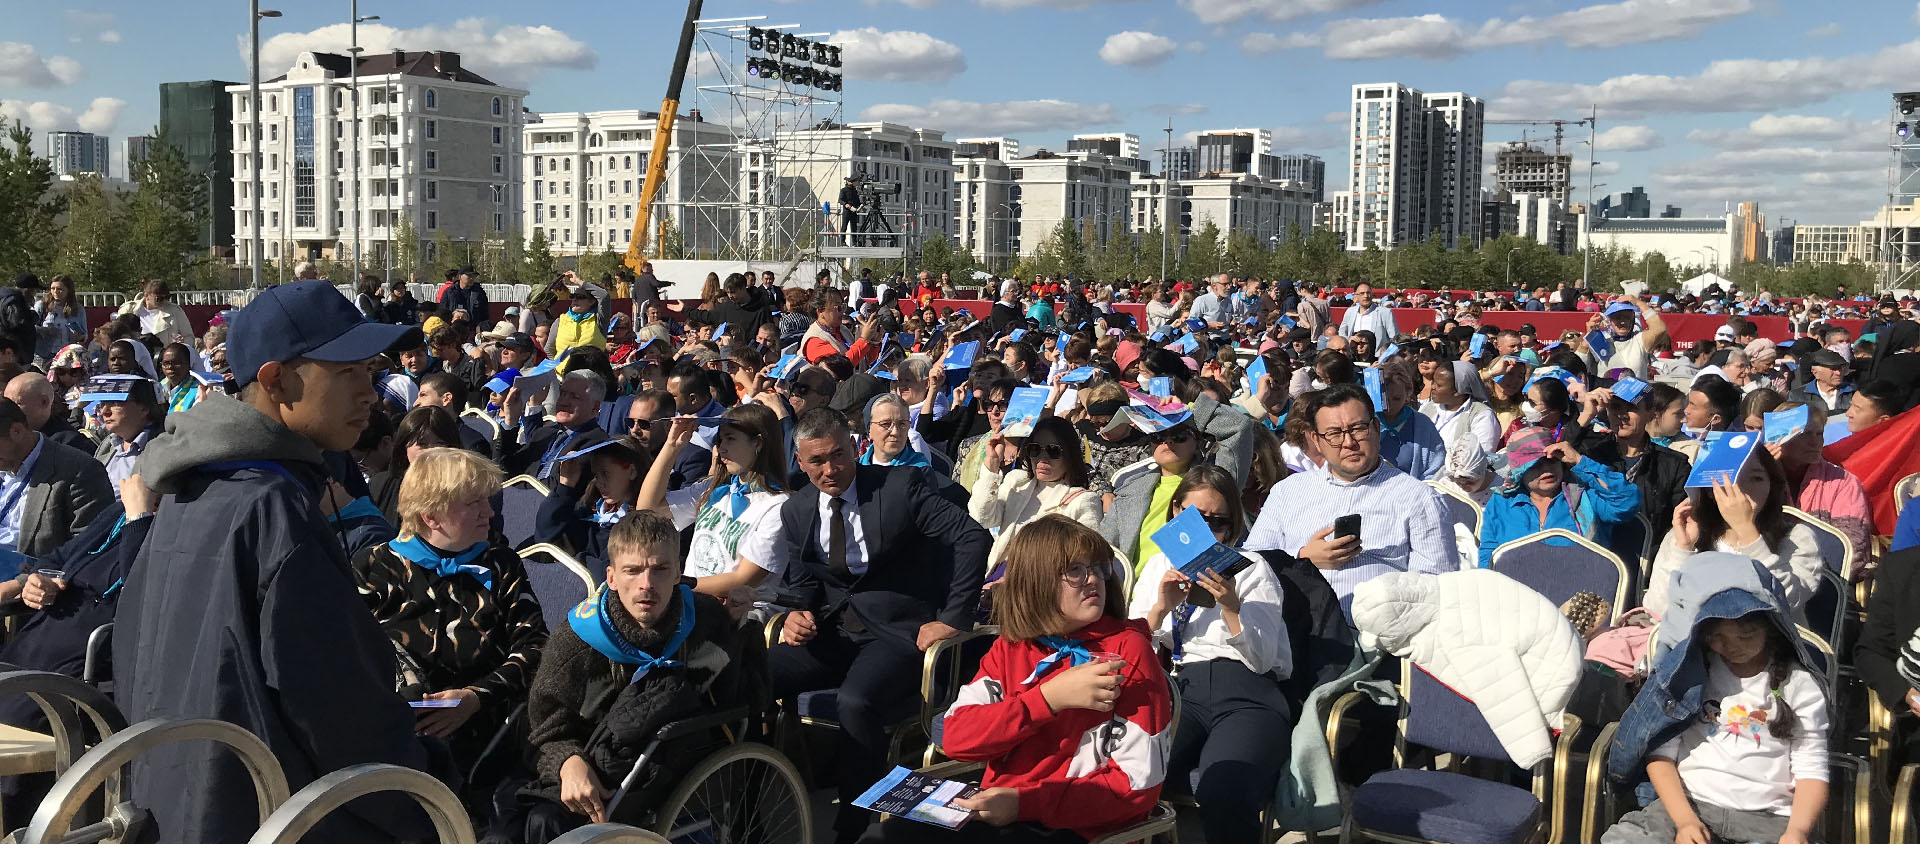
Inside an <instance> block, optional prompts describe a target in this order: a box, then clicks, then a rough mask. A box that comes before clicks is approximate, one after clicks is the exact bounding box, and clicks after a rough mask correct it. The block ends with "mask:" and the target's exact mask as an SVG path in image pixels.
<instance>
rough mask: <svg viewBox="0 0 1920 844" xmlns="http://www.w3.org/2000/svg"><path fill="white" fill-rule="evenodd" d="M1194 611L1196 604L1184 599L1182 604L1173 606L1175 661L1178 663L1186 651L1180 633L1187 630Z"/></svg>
mask: <svg viewBox="0 0 1920 844" xmlns="http://www.w3.org/2000/svg"><path fill="white" fill-rule="evenodd" d="M1193 612H1194V606H1193V605H1192V604H1189V603H1186V602H1184V601H1183V602H1181V604H1180V606H1177V607H1174V608H1173V661H1174V663H1176V665H1177V664H1178V663H1179V662H1180V656H1181V655H1182V654H1183V653H1185V648H1184V647H1183V646H1182V644H1181V641H1180V639H1181V636H1180V634H1181V633H1183V632H1185V631H1186V628H1187V625H1188V624H1190V623H1192V621H1193Z"/></svg>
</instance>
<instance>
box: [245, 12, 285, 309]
mask: <svg viewBox="0 0 1920 844" xmlns="http://www.w3.org/2000/svg"><path fill="white" fill-rule="evenodd" d="M249 3H250V4H251V6H252V10H253V17H252V18H251V19H249V20H248V21H247V28H248V30H249V33H250V34H251V36H252V39H253V75H252V78H251V79H250V80H249V82H248V84H247V112H248V115H249V116H250V117H252V118H253V128H252V129H251V130H250V131H251V132H252V133H253V135H252V137H253V161H252V163H251V164H250V165H249V166H250V168H251V169H252V170H253V197H252V199H253V201H252V202H251V203H250V205H251V206H252V207H251V208H250V209H249V211H248V215H247V216H249V217H252V218H253V289H255V290H258V289H260V261H261V259H262V257H263V252H262V249H261V241H260V217H261V215H262V214H265V213H266V212H264V211H262V210H261V209H260V19H261V18H277V17H280V13H279V12H276V11H274V10H272V9H262V8H260V0H249Z"/></svg>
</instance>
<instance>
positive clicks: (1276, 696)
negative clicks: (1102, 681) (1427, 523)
mask: <svg viewBox="0 0 1920 844" xmlns="http://www.w3.org/2000/svg"><path fill="white" fill-rule="evenodd" d="M1168 510H1169V516H1170V517H1171V520H1170V521H1168V522H1167V524H1166V525H1165V526H1163V527H1161V528H1160V531H1159V532H1158V533H1157V534H1155V543H1156V544H1157V545H1159V546H1160V553H1158V554H1155V555H1154V556H1153V559H1151V560H1148V561H1147V565H1146V568H1145V569H1143V570H1142V571H1141V572H1140V580H1139V582H1138V583H1137V584H1136V585H1135V586H1134V589H1133V600H1132V602H1131V606H1130V610H1131V615H1132V616H1133V617H1134V618H1145V619H1146V620H1147V626H1148V627H1151V628H1152V629H1153V638H1154V644H1156V645H1159V646H1161V647H1163V648H1166V649H1167V650H1169V651H1170V652H1172V654H1173V673H1174V686H1175V687H1176V688H1177V689H1179V693H1180V698H1181V701H1182V707H1181V710H1180V721H1181V723H1180V725H1179V728H1178V729H1177V730H1175V731H1174V741H1173V755H1172V756H1171V758H1170V759H1169V761H1168V763H1167V778H1168V781H1169V782H1171V783H1173V786H1172V788H1173V789H1174V790H1175V791H1176V792H1179V793H1185V792H1187V790H1188V789H1189V788H1191V789H1192V794H1193V796H1194V798H1195V799H1197V800H1198V801H1199V803H1200V806H1201V808H1202V809H1204V810H1205V811H1203V812H1202V813H1201V823H1202V825H1203V826H1204V827H1205V829H1206V833H1207V835H1206V840H1207V842H1208V844H1257V842H1259V841H1260V840H1261V829H1260V810H1261V808H1262V807H1263V806H1265V805H1266V804H1267V802H1268V801H1270V800H1272V799H1273V790H1274V785H1275V783H1277V782H1278V781H1279V778H1280V772H1281V770H1282V769H1283V768H1285V767H1286V765H1287V753H1288V751H1289V749H1290V748H1289V746H1288V742H1287V737H1288V736H1289V735H1290V733H1291V731H1292V730H1293V722H1294V720H1295V718H1296V716H1295V714H1294V713H1293V712H1292V711H1291V710H1292V707H1291V706H1290V705H1289V704H1288V702H1287V697H1286V695H1285V693H1284V692H1283V690H1282V689H1281V686H1280V683H1281V681H1283V680H1285V679H1286V678H1287V677H1288V676H1290V675H1291V673H1292V670H1293V664H1292V662H1293V657H1292V653H1293V652H1292V648H1291V646H1290V645H1289V643H1288V637H1287V625H1286V621H1285V619H1283V618H1282V617H1281V612H1280V610H1281V605H1282V601H1283V599H1282V597H1281V591H1280V584H1279V581H1278V579H1277V577H1276V575H1275V574H1274V572H1273V568H1272V567H1270V566H1268V565H1267V563H1266V561H1264V560H1261V559H1260V558H1259V557H1258V556H1257V555H1255V554H1252V553H1249V552H1246V551H1239V550H1236V549H1235V548H1234V546H1235V545H1237V544H1238V543H1239V541H1240V539H1241V537H1243V536H1245V535H1246V527H1245V526H1246V515H1245V513H1244V512H1243V510H1242V506H1241V501H1240V495H1239V490H1238V488H1237V485H1236V484H1235V483H1234V482H1233V476H1232V475H1230V474H1228V473H1227V471H1226V470H1225V469H1222V468H1220V467H1218V466H1195V467H1193V469H1192V470H1190V471H1188V472H1187V476H1186V478H1185V479H1184V480H1182V481H1181V482H1180V487H1179V488H1178V489H1176V490H1175V491H1174V494H1173V502H1172V504H1171V505H1170V506H1169V508H1168ZM1176 513H1177V514H1178V515H1174V514H1176ZM1182 536H1184V537H1185V538H1186V539H1187V540H1188V541H1186V542H1181V541H1180V539H1181V537H1182ZM1196 771H1197V772H1198V773H1199V778H1198V779H1197V780H1195V779H1194V778H1193V776H1192V774H1193V773H1194V772H1196ZM1190 783H1192V785H1189V784H1190Z"/></svg>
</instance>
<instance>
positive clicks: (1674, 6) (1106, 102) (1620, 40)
mask: <svg viewBox="0 0 1920 844" xmlns="http://www.w3.org/2000/svg"><path fill="white" fill-rule="evenodd" d="M185 5H186V7H187V9H186V10H185V11H186V13H184V14H183V13H181V12H182V10H178V9H172V10H160V9H146V8H135V9H117V10H114V11H106V10H104V9H98V10H86V9H69V10H66V11H64V12H51V11H49V12H46V13H42V14H37V15H30V16H25V17H24V19H23V20H21V21H20V22H19V25H17V26H16V27H14V28H13V32H12V33H10V34H9V35H8V36H6V38H7V39H8V41H7V42H0V115H5V116H7V117H9V118H13V119H21V120H24V121H25V122H27V123H28V124H29V125H32V126H34V127H35V129H36V131H37V132H38V133H41V134H43V135H44V133H45V132H47V131H50V130H58V129H82V130H89V131H95V132H97V133H100V134H104V135H106V136H108V137H110V138H113V139H115V140H114V146H115V147H116V148H117V146H118V144H119V141H120V139H123V138H125V137H127V136H130V135H140V134H146V133H147V132H149V131H150V130H151V128H152V127H153V126H154V125H155V124H156V123H157V122H158V99H159V98H158V90H157V88H158V83H160V82H164V81H187V80H195V79H208V78H213V79H223V80H226V81H230V82H238V81H244V80H245V78H246V72H247V67H246V64H245V61H244V48H245V31H244V24H245V12H244V10H238V13H237V14H236V13H235V12H236V10H235V9H232V8H229V6H230V5H231V4H215V3H211V2H205V3H202V2H189V3H187V4H185ZM268 5H271V0H269V3H268ZM396 5H397V4H396ZM1794 5H1803V4H1794ZM283 11H285V12H287V17H285V18H281V19H279V20H271V21H267V22H266V25H265V26H263V30H262V38H263V45H262V56H263V58H262V64H263V77H264V78H271V77H273V76H276V75H279V74H280V73H282V72H284V69H285V68H286V66H287V65H288V64H289V63H290V62H291V60H292V58H293V56H294V55H297V53H298V52H299V51H300V50H302V49H328V50H332V51H337V52H344V48H345V47H346V43H347V42H346V29H347V27H346V24H345V23H344V18H345V17H346V12H347V5H346V4H345V3H339V4H338V9H321V8H317V7H305V8H301V9H297V10H296V9H293V8H288V9H284V10H283ZM360 11H361V14H362V15H371V14H379V15H382V16H383V18H384V19H383V20H382V21H380V22H378V23H368V24H362V26H361V31H360V37H361V44H362V45H363V46H365V47H366V48H367V49H368V50H369V51H380V50H388V49H392V48H394V47H396V46H398V47H405V48H406V49H411V50H422V49H442V50H457V51H461V52H462V54H463V55H464V56H465V57H466V61H467V63H468V65H469V66H471V67H473V68H475V69H476V70H477V71H478V72H480V73H483V74H485V75H487V76H488V77H489V78H493V79H495V80H496V81H499V82H501V83H502V84H507V85H513V86H516V87H524V88H527V89H528V90H530V91H531V92H532V93H531V94H530V95H529V96H528V98H527V101H526V105H527V107H528V108H531V109H533V110H535V111H539V112H554V111H576V110H577V111H598V110H605V109H614V108H639V109H649V108H652V107H654V106H656V105H657V103H658V101H659V96H660V94H661V92H662V89H663V88H664V84H663V83H664V77H665V70H666V65H667V63H668V62H669V61H670V57H671V53H672V46H673V45H672V40H673V38H674V36H675V34H676V33H677V29H678V18H679V15H680V11H681V9H680V7H679V4H677V3H666V2H664V0H663V2H660V3H652V4H646V5H645V8H639V7H634V8H629V7H626V6H612V5H608V4H603V3H590V2H582V1H581V0H555V2H551V3H548V4H543V5H542V6H541V7H540V8H539V9H538V13H539V15H540V17H537V18H536V17H533V16H531V15H529V13H528V10H527V8H526V7H524V6H519V5H509V4H506V3H504V2H495V0H482V2H477V3H464V4H458V5H456V4H452V3H446V2H441V0H421V2H414V3H409V4H406V5H405V6H404V7H402V8H383V7H382V4H380V3H379V2H378V0H367V2H363V3H362V6H361V10H360ZM322 12H332V13H334V14H333V15H332V16H331V17H330V18H322V17H320V14H321V13H322ZM705 14H706V16H707V17H710V18H719V17H732V16H738V15H747V14H767V15H770V16H771V18H770V22H773V23H788V22H793V23H799V24H801V25H802V26H803V27H804V30H803V31H821V32H831V33H835V35H834V39H835V40H836V41H839V42H842V43H845V44H846V51H847V62H848V67H847V77H848V81H847V85H846V98H847V108H846V113H845V118H846V119H847V120H849V121H853V120H887V121H891V122H896V123H903V124H907V125H912V126H916V127H923V128H930V129H938V130H941V131H944V132H946V133H947V136H948V137H949V138H955V137H980V136H995V135H1004V136H1008V137H1013V138H1017V139H1019V140H1020V141H1021V147H1022V151H1023V154H1025V153H1031V152H1035V151H1037V150H1039V149H1042V148H1046V149H1051V150H1054V151H1056V152H1058V151H1062V150H1064V149H1065V147H1066V144H1067V139H1068V138H1069V137H1070V136H1071V135H1074V134H1083V133H1098V132H1132V133H1135V134H1138V135H1140V136H1141V146H1142V151H1141V152H1142V157H1143V158H1147V159H1149V160H1150V161H1153V162H1154V163H1155V165H1156V169H1157V165H1158V158H1159V156H1158V149H1159V148H1160V147H1161V146H1162V145H1163V144H1164V135H1163V134H1162V133H1161V132H1160V131H1159V129H1160V128H1161V127H1164V125H1165V123H1166V120H1167V118H1168V116H1170V115H1171V116H1172V117H1173V119H1174V122H1175V135H1176V137H1175V143H1176V145H1184V144H1190V143H1191V142H1192V136H1193V135H1194V134H1196V133H1197V132H1199V131H1201V130H1205V129H1215V128H1226V127H1259V128H1266V129H1270V130H1271V131H1272V132H1273V150H1274V152H1275V153H1311V154H1316V155H1319V156H1321V157H1322V158H1323V159H1325V160H1326V161H1327V163H1328V167H1327V170H1328V172H1327V186H1328V189H1329V191H1332V190H1337V189H1340V188H1343V187H1345V186H1347V185H1348V175H1347V169H1348V155H1347V138H1346V135H1345V126H1344V125H1343V124H1344V120H1345V118H1346V116H1347V113H1348V111H1347V105H1348V98H1349V96H1350V90H1351V86H1352V85H1354V84H1360V83H1373V82H1399V83H1402V84H1405V85H1408V86H1411V87H1415V88H1420V89H1422V90H1426V91H1463V92H1466V93H1467V94H1470V95H1472V96H1476V97H1480V98H1482V99H1484V100H1485V102H1486V104H1487V105H1486V116H1487V119H1488V120H1489V121H1497V120H1502V119H1516V118H1529V119H1533V118H1567V119H1574V118H1578V117H1580V116H1583V115H1584V114H1585V112H1586V110H1587V108H1588V107H1589V105H1590V104H1592V103H1594V102H1595V101H1597V102H1598V105H1599V108H1600V128H1601V130H1602V131H1601V137H1600V150H1599V152H1598V154H1597V156H1596V157H1597V158H1598V160H1599V161H1600V162H1601V166H1600V167H1599V168H1598V169H1597V171H1596V173H1597V175H1596V179H1595V181H1597V182H1603V183H1605V185H1604V186H1603V187H1600V188H1598V190H1597V191H1596V195H1605V194H1607V193H1613V192H1619V191H1625V190H1628V189H1630V188H1631V187H1633V186H1637V185H1644V186H1645V187H1646V189H1647V192H1648V194H1649V195H1650V196H1651V198H1652V200H1653V202H1654V203H1655V204H1656V205H1661V206H1664V205H1667V204H1674V205H1680V206H1682V207H1684V208H1686V209H1687V211H1688V213H1689V214H1709V213H1719V212H1720V210H1721V209H1722V207H1723V206H1725V205H1727V204H1731V203H1738V202H1741V201H1756V202H1759V203H1760V207H1761V208H1762V209H1763V210H1764V211H1766V213H1767V216H1768V219H1769V220H1770V221H1782V220H1793V221H1799V222H1805V223H1841V224H1847V223H1857V222H1859V221H1860V220H1862V219H1866V218H1868V217H1870V216H1872V214H1873V213H1874V211H1875V210H1876V209H1877V208H1878V207H1879V205H1881V204H1882V203H1883V202H1884V201H1885V181H1886V178H1885V175H1886V165H1887V162H1888V159H1889V154H1888V152H1887V150H1886V142H1887V140H1888V131H1887V120H1886V114H1887V101H1888V96H1887V95H1888V94H1889V93H1891V92H1892V91H1894V90H1896V88H1897V87H1898V85H1899V84H1901V83H1902V81H1903V80H1911V79H1915V78H1920V40H1915V37H1916V35H1917V34H1920V24H1917V23H1916V18H1917V17H1920V13H1916V10H1915V8H1914V7H1913V6H1912V5H1910V4H1908V5H1901V4H1891V3H1873V4H1831V5H1830V6H1828V7H1822V8H1817V9H1805V8H1777V7H1771V6H1768V5H1766V4H1763V3H1759V2H1755V0H1711V2H1681V0H1625V2H1618V3H1583V2H1558V3H1553V2H1523V3H1520V4H1517V5H1508V4H1491V3H1446V4H1440V3H1413V2H1395V1H1394V0H1178V2H1173V1H1172V0H1161V1H1159V2H1149V1H1148V0H1139V2H1110V1H1109V0H868V2H863V3H858V4H856V3H852V2H825V0H800V1H799V2H777V3H749V2H736V1H735V0H709V2H707V4H706V9H705ZM222 17H225V18H230V19H232V25H231V26H229V27H220V26H215V25H212V24H210V23H209V21H213V20H218V19H220V18H222ZM161 56H164V59H160V58H157V57H161ZM1036 71H1037V72H1036ZM1264 75H1271V76H1272V77H1273V79H1272V80H1267V79H1263V76H1264ZM686 99H687V100H688V101H692V100H694V95H693V94H692V93H691V92H689V94H688V97H687V98H686ZM1522 130H1527V131H1528V134H1529V135H1530V136H1532V137H1534V138H1540V137H1542V136H1543V135H1544V134H1545V133H1549V132H1550V131H1551V130H1550V128H1546V127H1540V128H1534V127H1520V126H1498V125H1489V126H1487V132H1486V146H1487V147H1488V148H1489V152H1488V155H1487V160H1486V161H1483V163H1482V166H1483V169H1484V168H1486V167H1489V166H1490V165H1491V150H1492V149H1493V148H1497V147H1498V146H1499V145H1502V144H1504V143H1505V142H1506V141H1510V140H1515V139H1518V138H1519V137H1520V135H1521V131H1522ZM1584 134H1585V133H1584V131H1582V130H1578V129H1575V130H1572V131H1571V132H1570V133H1569V138H1568V141H1569V148H1570V151H1572V152H1573V153H1574V154H1575V156H1576V159H1580V158H1584V157H1585V152H1586V149H1585V147H1584V146H1583V145H1580V144H1576V143H1574V141H1577V140H1584ZM115 158H116V159H117V158H119V156H116V157H115ZM114 167H115V170H116V171H121V170H122V167H123V165H122V164H121V163H120V162H119V161H117V160H116V161H115V164H114ZM1584 169H1585V165H1584V162H1578V161H1577V162H1576V166H1575V167H1574V171H1575V172H1574V179H1573V181H1574V191H1573V193H1574V197H1573V199H1574V200H1575V201H1584V200H1585V199H1586V197H1587V193H1586V179H1585V174H1584V173H1583V172H1581V171H1583V170H1584ZM116 175H117V173H116ZM1488 184H1491V182H1490V181H1489V182H1488Z"/></svg>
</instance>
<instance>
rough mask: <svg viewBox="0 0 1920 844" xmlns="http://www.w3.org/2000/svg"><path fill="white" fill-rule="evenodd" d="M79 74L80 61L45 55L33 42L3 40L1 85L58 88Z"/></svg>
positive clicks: (1, 43)
mask: <svg viewBox="0 0 1920 844" xmlns="http://www.w3.org/2000/svg"><path fill="white" fill-rule="evenodd" d="M79 78H80V63H79V62H77V61H74V60H73V59H70V58H68V57H66V56H45V57H42V56H41V55H40V51H39V50H36V49H34V47H33V45H32V44H22V43H20V42H18V41H0V87H22V88H55V87H59V86H62V85H71V84H73V81H74V80H75V79H79Z"/></svg>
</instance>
